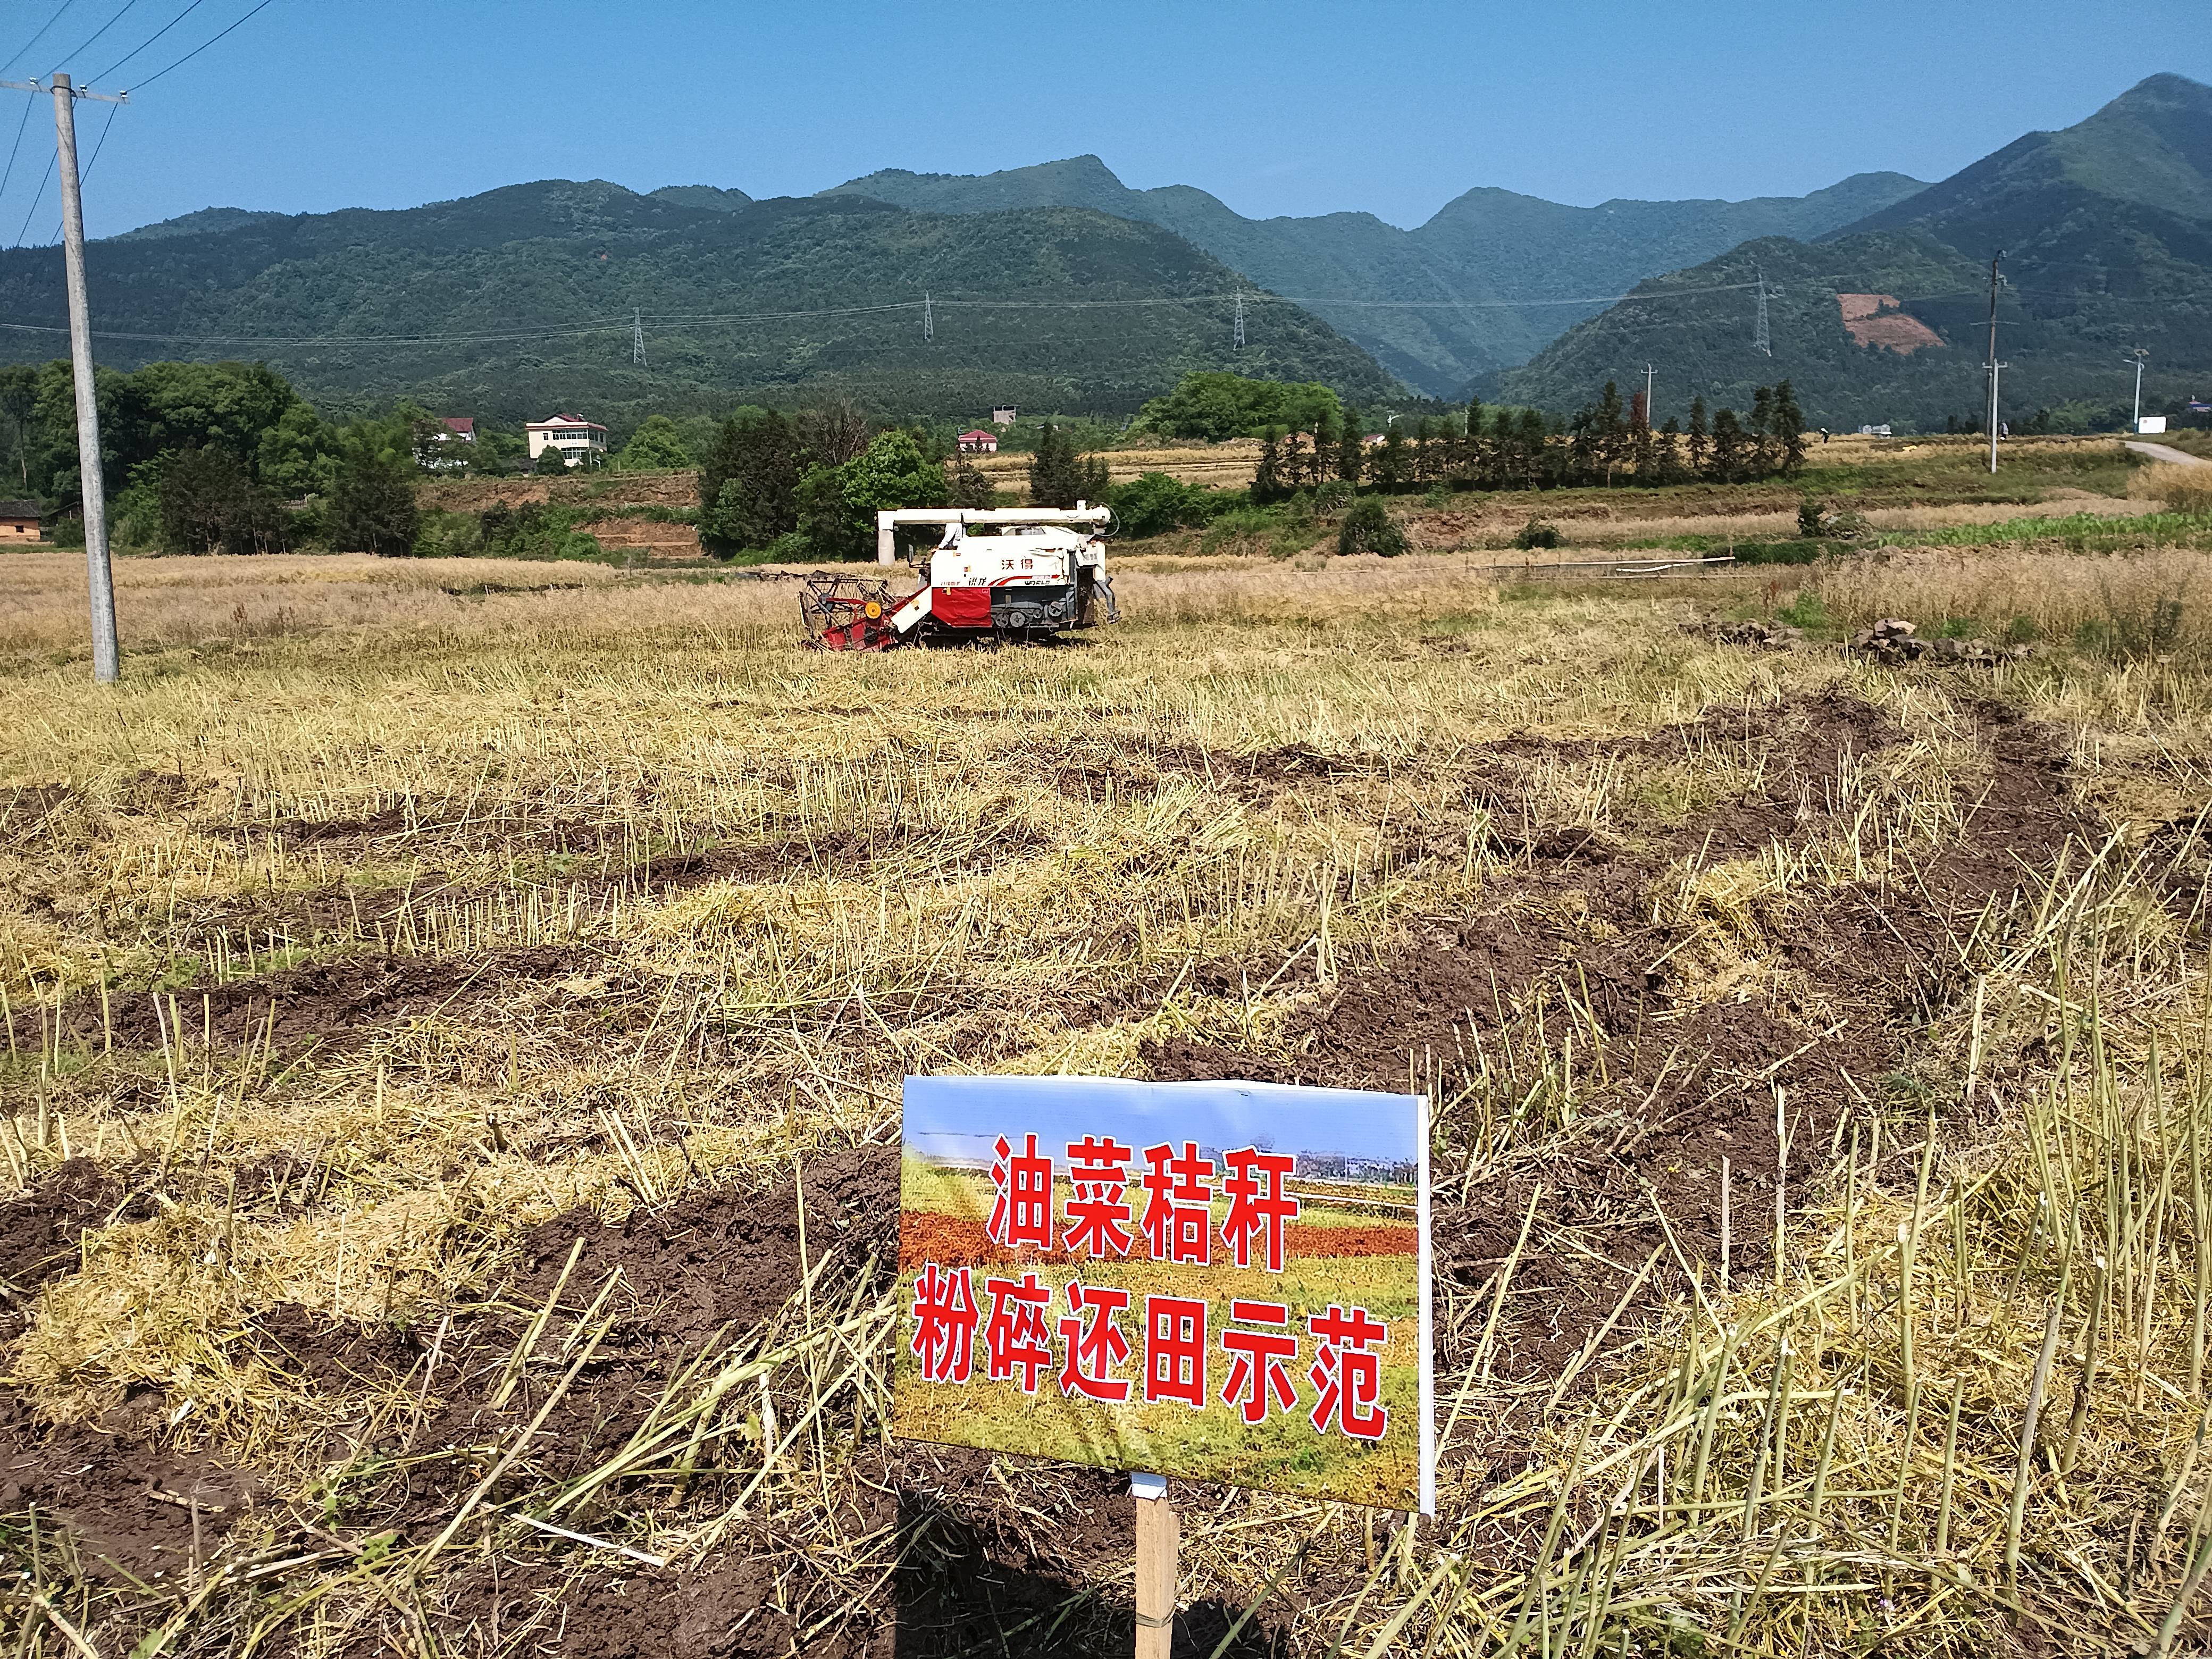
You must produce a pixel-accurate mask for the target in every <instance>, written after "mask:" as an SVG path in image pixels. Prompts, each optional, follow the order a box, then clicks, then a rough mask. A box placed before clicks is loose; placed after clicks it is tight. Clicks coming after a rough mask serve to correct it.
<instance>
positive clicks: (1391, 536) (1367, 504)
mask: <svg viewBox="0 0 2212 1659" xmlns="http://www.w3.org/2000/svg"><path fill="white" fill-rule="evenodd" d="M1410 545H1411V544H1409V543H1408V542H1407V540H1406V532H1404V531H1403V530H1401V529H1400V528H1399V527H1398V522H1397V520H1395V519H1393V518H1392V517H1391V516H1390V514H1389V510H1388V509H1387V508H1385V507H1383V503H1382V502H1381V501H1377V500H1376V498H1375V497H1373V496H1372V495H1370V496H1369V497H1368V498H1367V499H1366V500H1365V501H1361V502H1359V503H1358V505H1357V506H1355V507H1353V508H1352V511H1351V512H1349V513H1346V514H1345V515H1344V523H1343V525H1342V526H1341V527H1340V529H1339V530H1338V531H1337V532H1336V550H1337V551H1338V552H1339V553H1341V554H1345V555H1347V556H1348V555H1351V554H1354V553H1372V554H1374V555H1376V556H1377V557H1378V558H1384V559H1393V558H1395V557H1397V556H1398V555H1399V554H1401V553H1404V552H1407V551H1408V550H1409V549H1410Z"/></svg>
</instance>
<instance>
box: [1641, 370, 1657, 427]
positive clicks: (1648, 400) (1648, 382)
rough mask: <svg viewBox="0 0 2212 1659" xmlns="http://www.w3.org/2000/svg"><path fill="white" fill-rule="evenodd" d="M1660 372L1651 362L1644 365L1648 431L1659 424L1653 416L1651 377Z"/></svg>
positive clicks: (1645, 417)
mask: <svg viewBox="0 0 2212 1659" xmlns="http://www.w3.org/2000/svg"><path fill="white" fill-rule="evenodd" d="M1658 372H1659V371H1658V370H1657V369H1656V368H1653V367H1652V366H1651V365H1650V363H1646V364H1644V430H1646V431H1647V432H1648V431H1652V430H1655V429H1656V427H1657V425H1658V422H1656V421H1654V420H1653V419H1652V418H1651V377H1652V376H1653V375H1655V374H1657V373H1658Z"/></svg>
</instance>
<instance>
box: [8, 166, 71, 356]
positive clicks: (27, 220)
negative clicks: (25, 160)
mask: <svg viewBox="0 0 2212 1659" xmlns="http://www.w3.org/2000/svg"><path fill="white" fill-rule="evenodd" d="M54 161H55V158H54V157H53V156H51V155H50V156H48V157H47V158H46V173H45V175H44V176H43V177H42V178H40V180H39V193H38V194H37V195H35V196H33V197H31V209H30V212H29V213H26V214H25V215H24V216H23V228H22V229H21V230H19V231H17V232H16V233H15V243H14V246H16V247H21V246H23V238H24V237H25V236H26V235H27V234H29V231H30V228H31V216H32V214H35V213H36V212H37V211H38V210H39V204H40V203H41V202H43V201H45V200H46V186H47V185H49V184H50V183H52V180H53V176H54ZM44 332H46V333H48V334H66V333H68V332H69V331H68V330H67V329H65V328H50V329H46V330H45V331H44Z"/></svg>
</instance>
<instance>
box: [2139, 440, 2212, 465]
mask: <svg viewBox="0 0 2212 1659" xmlns="http://www.w3.org/2000/svg"><path fill="white" fill-rule="evenodd" d="M2128 447H2129V448H2130V449H2132V450H2134V451H2135V453H2136V454H2138V455H2147V456H2148V457H2149V458H2150V459H2152V460H2154V461H2172V463H2174V465H2177V466H2212V461H2208V460H2206V459H2204V458H2203V456H2202V455H2192V454H2191V453H2189V452H2188V451H2187V450H2185V449H2176V448H2174V447H2172V445H2170V444H2135V443H2131V444H2130V445H2129V446H2128Z"/></svg>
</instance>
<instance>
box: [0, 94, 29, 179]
mask: <svg viewBox="0 0 2212 1659" xmlns="http://www.w3.org/2000/svg"><path fill="white" fill-rule="evenodd" d="M29 125H31V100H29V99H27V98H26V99H25V100H23V118H22V119H21V120H20V121H18V122H16V123H15V143H13V144H10V145H9V147H8V169H7V171H6V172H4V173H0V196H5V195H7V193H8V181H9V179H13V178H14V177H15V152H16V151H18V150H20V149H22V148H23V129H24V128H26V127H27V126H29Z"/></svg>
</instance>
